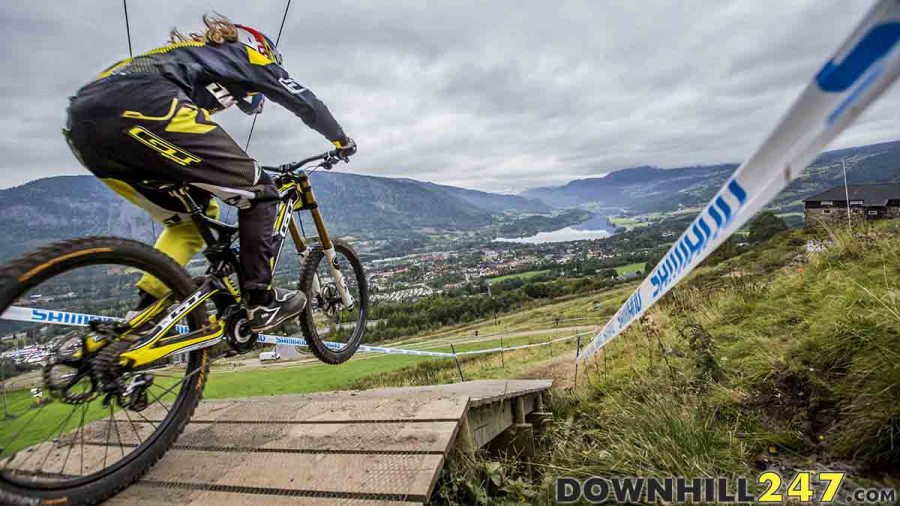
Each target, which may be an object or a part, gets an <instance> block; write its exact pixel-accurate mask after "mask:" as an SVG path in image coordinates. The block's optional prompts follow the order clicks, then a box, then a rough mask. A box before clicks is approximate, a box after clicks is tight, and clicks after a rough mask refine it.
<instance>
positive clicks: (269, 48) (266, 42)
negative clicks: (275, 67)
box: [234, 25, 281, 65]
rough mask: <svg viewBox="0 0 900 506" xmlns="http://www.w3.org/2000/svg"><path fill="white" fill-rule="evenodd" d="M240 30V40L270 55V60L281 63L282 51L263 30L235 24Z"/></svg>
mask: <svg viewBox="0 0 900 506" xmlns="http://www.w3.org/2000/svg"><path fill="white" fill-rule="evenodd" d="M234 26H235V28H237V31H238V41H240V42H242V43H244V44H245V45H247V46H249V47H252V48H253V49H255V50H257V51H259V52H260V53H262V54H263V55H265V56H267V57H269V59H270V60H272V61H274V62H275V63H277V64H279V65H281V53H280V52H278V48H276V47H275V43H274V42H272V39H270V38H269V37H266V34H264V33H262V32H261V31H259V30H257V29H255V28H250V27H249V26H244V25H234Z"/></svg>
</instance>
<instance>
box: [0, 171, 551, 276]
mask: <svg viewBox="0 0 900 506" xmlns="http://www.w3.org/2000/svg"><path fill="white" fill-rule="evenodd" d="M311 178H312V186H313V190H314V191H315V193H316V198H317V200H318V201H319V204H320V207H321V210H322V214H323V215H324V218H325V222H326V224H327V225H328V227H329V230H330V231H332V232H333V233H336V234H363V235H369V236H371V235H375V234H379V233H383V232H386V231H391V230H392V231H409V230H416V229H426V230H427V229H439V230H469V229H473V228H477V227H482V226H486V225H489V224H490V223H491V222H492V220H493V218H494V217H495V216H497V215H501V214H504V213H508V212H512V213H522V212H546V211H548V210H549V207H548V206H547V205H545V204H543V203H541V202H540V201H537V200H533V199H529V198H526V197H521V196H516V195H500V194H495V193H487V192H482V191H477V190H467V189H463V188H456V187H453V186H444V185H439V184H434V183H426V182H422V181H416V180H413V179H396V178H386V177H376V176H361V175H355V174H346V173H327V172H316V173H314V174H312V176H311ZM223 209H224V210H225V212H224V214H223V218H224V219H225V220H226V221H234V220H235V219H236V216H235V212H234V210H233V208H229V207H227V206H223ZM0 216H2V219H0V237H6V238H14V240H7V241H2V242H0V259H7V258H9V257H11V256H14V255H17V254H20V253H23V252H26V251H29V250H31V249H33V248H35V247H37V246H39V245H41V244H45V243H47V242H50V241H54V240H60V239H66V238H70V237H79V236H85V235H114V236H119V237H129V238H135V239H143V240H147V239H149V238H150V237H153V234H154V232H155V233H157V234H158V233H159V231H160V230H161V228H160V227H161V225H159V224H153V223H152V222H151V220H150V219H149V218H148V216H147V214H146V213H145V212H144V211H142V210H140V209H139V208H137V207H135V206H133V205H131V204H130V203H128V202H127V201H126V200H125V199H122V198H120V197H118V196H117V195H116V194H115V193H113V192H112V191H111V190H109V189H108V188H107V187H106V186H105V185H104V184H103V183H101V182H100V181H99V180H98V179H96V178H94V177H93V176H57V177H50V178H45V179H38V180H35V181H31V182H29V183H26V184H23V185H21V186H17V187H13V188H7V189H4V190H0Z"/></svg>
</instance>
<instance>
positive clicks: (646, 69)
mask: <svg viewBox="0 0 900 506" xmlns="http://www.w3.org/2000/svg"><path fill="white" fill-rule="evenodd" d="M284 4H285V3H284V1H282V0H278V1H263V0H254V1H252V2H247V1H244V0H242V1H237V0H220V1H209V0H206V1H193V0H177V1H176V0H166V1H162V0H154V1H153V2H147V1H136V0H131V1H130V2H129V5H128V7H129V15H130V19H131V35H132V44H133V46H134V50H135V52H136V53H137V52H143V51H146V50H149V49H152V48H154V47H158V46H160V45H161V44H162V43H163V42H164V40H165V38H166V34H167V33H168V30H169V28H171V27H172V26H178V27H181V28H182V29H192V28H198V25H199V17H200V15H201V14H202V13H203V12H206V11H211V10H217V11H219V12H221V13H223V14H225V15H227V16H229V17H230V18H231V19H232V20H233V21H235V22H239V23H243V24H248V25H252V26H256V27H259V28H260V29H262V30H263V31H266V32H268V34H269V35H270V36H271V37H273V38H274V37H275V35H276V34H277V31H278V25H279V22H280V21H281V17H282V13H283V9H284ZM869 5H870V2H868V1H861V0H860V1H848V0H827V1H826V0H790V1H784V0H766V1H761V0H742V1H724V0H710V1H703V2H700V1H680V2H671V1H656V2H654V1H647V2H643V1H642V2H633V1H620V2H603V1H596V0H594V1H589V0H586V1H583V2H574V1H573V2H566V1H556V0H554V1H547V0H542V1H523V0H516V1H512V0H509V1H505V0H503V1H501V0H494V1H490V2H483V1H471V2H468V1H462V0H452V1H451V0H448V1H444V2H434V1H427V2H426V1H422V0H410V1H396V0H377V1H369V2H344V1H335V0H328V1H312V0H303V1H296V2H294V3H293V5H292V7H291V10H290V12H289V14H288V17H287V23H286V26H285V30H284V34H283V35H282V40H281V44H280V47H281V51H282V53H283V54H284V59H285V64H284V66H285V68H287V70H288V71H289V72H291V74H292V75H293V77H294V78H295V79H296V80H297V81H298V82H300V83H301V84H303V85H305V86H308V87H309V88H310V89H311V90H313V91H314V92H315V93H316V94H317V95H319V97H320V98H322V100H323V101H324V102H325V103H326V104H328V106H329V107H330V108H331V110H332V112H333V113H334V115H335V117H337V119H338V121H340V122H341V123H342V124H343V125H344V128H345V130H346V131H347V132H348V133H349V134H350V135H351V136H352V137H354V138H356V140H357V142H358V144H359V146H360V152H359V154H358V155H357V157H356V158H354V159H353V161H352V163H351V164H350V165H348V166H341V167H340V170H342V171H349V172H355V173H363V174H375V175H385V176H396V177H411V178H416V179H423V180H429V181H435V182H439V183H447V184H454V185H459V186H465V187H469V188H478V189H485V190H491V191H504V192H516V191H520V190H522V189H524V188H526V187H531V186H538V185H545V184H558V183H563V182H566V181H568V180H570V179H574V178H579V177H586V176H597V175H601V174H604V173H607V172H609V171H612V170H615V169H619V168H624V167H629V166H634V165H644V164H652V165H658V166H662V167H676V166H683V165H693V164H701V163H716V162H730V161H735V162H737V161H740V160H742V159H743V158H745V157H747V156H749V155H750V154H751V153H752V151H753V150H754V149H755V148H756V146H757V145H758V144H759V142H760V141H761V140H762V139H763V137H764V136H765V135H766V134H767V133H768V131H769V130H770V129H771V128H772V127H773V126H774V124H775V122H776V121H777V120H778V119H779V117H780V116H781V114H782V113H783V112H784V111H785V110H786V108H787V107H788V105H789V104H790V103H791V101H792V100H793V99H794V98H795V97H796V96H797V94H798V93H799V92H800V90H801V89H802V88H803V86H804V85H805V84H806V83H807V82H808V81H809V80H810V78H811V76H812V75H813V74H814V73H815V72H816V71H817V70H818V69H819V67H820V66H821V65H822V64H823V63H824V61H825V59H826V57H827V56H829V55H830V54H831V53H832V52H833V51H834V50H835V49H836V48H837V46H838V45H839V44H840V43H841V41H842V40H843V39H844V37H845V36H846V35H847V34H848V33H849V31H850V30H851V29H852V27H853V26H854V25H855V24H856V23H857V22H858V21H859V19H860V18H861V17H862V15H863V14H864V12H865V11H866V10H867V9H868V7H869ZM0 30H2V33H3V34H4V40H5V41H6V42H5V48H4V51H2V53H0V64H2V68H3V73H2V76H0V113H2V114H0V187H7V186H11V185H16V184H20V183H22V182H25V181H28V180H31V179H35V178H39V177H45V176H50V175H57V174H77V173H86V171H84V169H82V168H81V167H80V166H79V165H78V163H77V162H76V161H75V159H74V158H73V157H72V155H71V154H70V152H69V151H68V148H67V147H66V145H65V142H64V141H63V139H62V137H61V136H60V134H59V129H60V126H61V125H62V124H63V121H64V111H65V107H66V104H67V97H68V96H70V95H72V94H73V93H74V92H75V91H76V90H77V88H78V87H79V86H81V85H82V84H84V83H85V82H87V81H88V80H90V79H91V78H92V76H94V75H95V74H96V73H98V72H99V71H100V70H102V69H103V68H105V67H107V66H108V65H110V64H111V63H113V62H115V61H117V60H119V59H121V58H123V57H125V56H127V53H128V46H127V41H126V36H125V23H124V18H123V14H122V3H121V2H120V1H118V0H103V1H99V0H93V1H87V0H75V1H71V2H47V1H33V0H4V1H3V2H2V4H0ZM267 105H268V107H267V108H266V111H265V113H264V114H263V115H262V116H260V118H259V121H258V123H257V126H256V132H255V133H254V136H253V140H252V143H251V145H250V150H249V151H250V153H251V155H253V156H255V157H256V158H257V159H259V160H260V161H261V162H262V163H269V164H275V163H281V162H286V161H289V160H292V159H297V158H301V157H303V156H305V155H310V154H314V153H316V152H320V151H324V150H325V149H327V148H328V147H329V146H328V144H327V142H326V141H325V140H324V139H322V138H321V137H319V136H318V134H316V133H315V132H313V131H311V130H309V129H307V128H306V127H305V126H304V125H303V124H302V123H301V122H300V120H299V119H297V118H294V117H293V116H292V115H290V114H289V113H287V112H286V111H284V110H282V109H281V108H280V107H278V106H277V105H276V104H274V103H269V104H267ZM898 106H900V93H898V90H897V89H896V87H895V88H894V89H892V90H890V91H889V92H888V93H887V94H886V96H885V97H883V98H882V99H881V101H880V102H878V103H876V104H875V106H874V107H873V108H872V109H870V110H869V111H868V112H867V113H866V114H865V115H864V116H863V117H862V118H861V120H860V121H859V122H858V123H857V124H856V125H855V126H853V127H852V128H851V129H850V130H848V131H847V132H845V133H844V134H843V135H842V136H841V137H840V138H838V139H837V140H836V141H835V143H834V144H833V145H832V146H833V147H845V146H852V145H858V144H867V143H871V142H879V141H886V140H893V139H896V138H898V137H900V135H898V132H897V121H896V118H897V117H898ZM214 119H216V120H217V121H219V122H220V123H221V124H222V125H223V126H224V127H225V128H226V130H228V131H229V132H230V133H231V134H232V135H233V136H234V137H235V138H236V139H237V140H238V141H239V142H240V143H241V144H243V142H244V141H245V140H246V138H247V133H248V130H249V127H250V122H251V119H250V117H249V116H246V115H244V114H243V113H241V112H240V111H238V110H237V108H236V107H234V108H231V109H228V110H226V111H224V112H222V113H219V114H217V115H216V116H215V117H214Z"/></svg>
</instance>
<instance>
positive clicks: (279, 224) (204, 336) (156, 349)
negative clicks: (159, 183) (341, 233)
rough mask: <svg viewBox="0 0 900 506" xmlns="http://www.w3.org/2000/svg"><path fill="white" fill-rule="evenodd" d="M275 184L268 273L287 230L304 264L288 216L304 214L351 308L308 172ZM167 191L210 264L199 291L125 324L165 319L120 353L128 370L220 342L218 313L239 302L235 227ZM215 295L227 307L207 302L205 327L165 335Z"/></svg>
mask: <svg viewBox="0 0 900 506" xmlns="http://www.w3.org/2000/svg"><path fill="white" fill-rule="evenodd" d="M275 180H276V184H277V185H278V192H279V200H280V203H279V204H278V208H277V214H276V219H275V225H274V233H273V236H274V240H275V255H274V256H273V258H272V264H271V265H272V271H273V272H274V271H275V267H276V266H277V265H278V260H279V259H280V257H281V252H282V249H283V246H284V242H285V239H286V237H287V234H288V232H290V234H291V238H292V239H293V241H294V244H295V246H296V248H297V254H298V256H299V257H300V259H301V262H305V261H306V258H307V257H308V256H309V251H310V247H309V245H308V244H307V243H306V241H305V240H304V239H303V236H302V235H301V233H300V231H299V230H298V229H297V224H296V221H295V220H294V219H293V217H294V214H295V213H299V212H300V211H309V212H310V214H311V215H312V218H313V222H314V223H315V227H316V231H317V232H318V238H319V242H320V243H321V244H322V250H323V252H324V254H325V258H326V259H327V260H328V267H329V270H330V273H331V275H332V278H333V279H334V280H335V286H336V288H337V290H338V293H339V295H340V297H341V302H342V304H343V306H344V308H346V309H350V308H352V307H353V304H354V300H353V297H352V296H351V294H350V292H349V290H348V289H347V283H346V280H345V279H344V275H343V273H342V272H341V269H340V265H339V264H338V262H337V260H336V259H335V251H334V244H333V243H332V242H331V238H330V237H329V235H328V230H327V228H326V227H325V222H324V220H323V219H322V213H321V212H320V211H319V204H318V202H317V201H316V197H315V194H314V193H313V190H312V185H311V184H310V181H309V173H308V172H307V171H306V170H301V171H300V172H298V173H293V172H286V173H282V174H280V175H278V176H276V178H275ZM171 193H172V194H173V195H174V196H176V197H177V198H178V199H179V200H181V201H182V202H183V203H184V205H185V207H186V208H187V209H188V211H189V213H190V216H191V219H192V220H193V221H194V223H195V224H196V225H197V228H198V230H199V231H200V234H201V235H202V236H203V240H204V241H205V242H206V245H207V248H206V250H205V251H204V255H205V256H206V258H207V259H208V260H209V263H210V266H209V269H208V270H207V272H206V276H205V278H204V281H203V283H202V284H201V285H200V288H198V289H197V291H195V292H194V293H193V294H191V295H190V296H189V297H187V298H186V299H185V300H184V301H182V302H181V303H180V304H178V305H177V306H175V307H174V308H169V305H168V299H169V298H168V297H164V298H163V299H161V300H160V301H158V302H157V303H156V304H154V305H152V306H151V307H149V308H147V309H146V310H144V311H143V312H142V313H141V314H139V315H138V316H137V317H135V318H134V319H133V320H131V321H130V322H128V323H129V325H130V326H131V327H132V328H137V327H139V326H140V325H142V324H144V323H145V322H147V321H149V320H150V319H152V318H153V317H155V316H157V315H159V314H160V313H161V312H162V311H164V310H167V309H168V310H169V312H168V314H167V315H166V316H165V318H163V319H162V320H160V321H159V322H158V323H156V325H154V327H153V328H152V329H151V330H150V331H149V332H148V334H147V337H144V338H142V340H141V341H142V342H140V344H139V345H138V346H137V347H135V348H132V349H130V350H128V351H127V352H125V353H122V355H121V357H120V361H121V362H122V363H123V364H124V365H128V366H130V367H140V366H143V365H147V364H150V363H152V362H155V361H157V360H159V359H161V358H163V357H166V356H169V355H172V354H175V353H186V352H190V351H194V350H198V349H202V348H207V347H210V346H213V345H215V344H217V343H219V342H221V341H222V340H223V339H224V338H225V330H226V328H225V327H226V326H225V324H224V323H223V320H222V316H223V312H224V311H225V309H226V308H227V307H229V306H232V305H234V304H239V303H240V299H241V294H240V291H239V290H238V288H237V287H235V286H234V284H233V283H232V282H231V281H230V279H229V277H228V276H229V275H230V274H232V273H236V274H237V276H238V279H239V281H240V280H241V270H240V266H239V264H238V256H237V254H236V253H235V251H234V250H233V249H232V247H231V244H232V243H233V242H234V236H235V235H236V234H237V231H238V228H237V226H235V225H230V224H226V223H223V222H220V221H218V220H215V219H213V218H210V217H208V216H206V215H205V214H204V213H203V209H202V208H201V207H200V206H199V205H198V204H197V203H196V202H195V201H194V200H193V199H192V198H191V196H190V195H189V194H188V191H187V188H186V187H177V188H173V189H171ZM214 232H215V233H214ZM319 289H320V287H319V282H318V276H316V277H315V278H314V280H313V292H314V293H310V294H307V296H308V297H309V298H310V300H311V298H312V297H313V296H314V295H317V294H318V292H319ZM216 296H220V298H219V300H223V299H227V300H228V301H229V304H227V305H226V304H221V303H220V302H219V301H217V300H216V299H213V300H214V301H216V302H217V304H216V305H217V314H216V315H215V316H210V317H209V325H207V326H205V327H203V328H200V329H196V330H193V331H190V332H185V333H178V334H174V335H173V334H171V331H172V329H173V328H175V326H176V323H177V322H178V321H179V320H181V319H182V318H184V317H185V316H186V315H188V314H189V313H190V312H191V311H194V310H196V309H198V308H199V307H201V306H202V305H203V304H204V303H205V302H207V301H208V300H210V299H211V298H214V297H216ZM102 343H103V341H102V340H100V341H97V340H95V339H88V340H87V349H88V351H95V350H96V349H99V348H100V347H101V346H102Z"/></svg>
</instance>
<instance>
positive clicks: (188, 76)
mask: <svg viewBox="0 0 900 506" xmlns="http://www.w3.org/2000/svg"><path fill="white" fill-rule="evenodd" d="M150 76H160V77H162V78H164V79H167V80H169V81H171V82H172V83H174V84H175V85H177V86H178V87H179V88H181V90H182V91H184V93H185V95H187V96H188V97H189V98H190V99H191V100H192V101H193V102H194V103H195V104H196V105H197V106H198V107H201V108H203V109H205V110H207V111H209V112H210V113H213V112H216V111H219V110H222V109H224V108H227V107H230V106H232V105H235V104H236V105H238V106H239V107H240V108H241V109H242V110H244V112H248V113H250V112H254V110H255V108H256V106H255V105H253V106H251V105H250V103H248V102H246V101H245V99H247V98H248V97H249V98H251V99H252V98H253V97H254V96H256V95H257V94H262V95H264V96H265V97H266V98H268V99H270V100H273V101H275V102H276V103H278V104H279V105H281V106H282V107H285V108H286V109H288V110H290V111H291V112H293V113H294V114H296V115H297V116H299V117H300V119H302V120H303V122H304V123H306V125H307V126H309V127H310V128H312V129H313V130H315V131H317V132H319V133H320V134H322V135H323V136H325V137H326V138H327V139H328V140H329V141H332V142H333V141H342V140H343V139H345V135H344V132H343V130H342V129H341V126H340V125H339V124H338V122H337V121H336V120H335V119H334V117H333V116H332V115H331V112H330V111H329V110H328V108H327V107H326V106H325V104H323V103H322V102H321V101H320V100H319V99H318V98H317V97H316V96H315V95H314V94H313V93H312V92H311V91H310V90H309V89H307V88H306V87H304V86H302V85H300V84H299V83H297V82H296V81H294V79H293V78H291V76H290V75H289V74H288V73H287V71H285V70H284V69H283V68H282V67H281V66H280V65H278V64H277V63H275V62H274V61H272V60H271V59H269V58H268V57H267V56H265V55H263V54H262V53H260V52H259V51H257V50H255V49H253V48H251V47H249V46H247V45H244V44H243V43H241V42H229V43H225V44H207V43H204V42H181V43H176V44H170V45H168V46H164V47H161V48H158V49H154V50H152V51H148V52H146V53H144V54H142V55H139V56H136V57H134V58H128V59H125V60H122V61H120V62H118V63H116V64H115V65H113V66H111V67H110V68H108V69H106V70H105V71H104V72H102V73H101V74H100V75H99V76H98V77H97V79H96V80H95V81H93V82H92V83H90V84H88V85H87V86H86V87H96V86H102V85H103V84H105V83H109V84H112V83H115V82H117V81H121V80H129V79H133V78H147V77H150ZM135 98H137V99H139V98H140V97H135ZM257 102H258V101H257Z"/></svg>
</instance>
